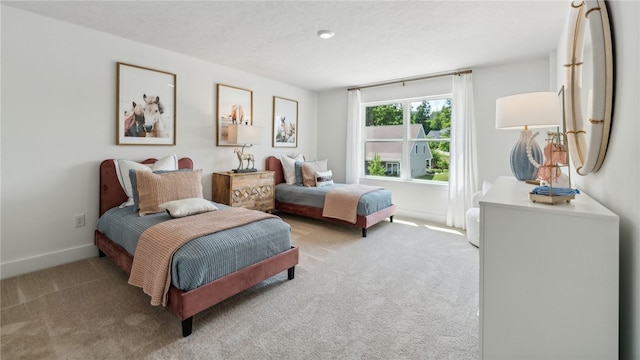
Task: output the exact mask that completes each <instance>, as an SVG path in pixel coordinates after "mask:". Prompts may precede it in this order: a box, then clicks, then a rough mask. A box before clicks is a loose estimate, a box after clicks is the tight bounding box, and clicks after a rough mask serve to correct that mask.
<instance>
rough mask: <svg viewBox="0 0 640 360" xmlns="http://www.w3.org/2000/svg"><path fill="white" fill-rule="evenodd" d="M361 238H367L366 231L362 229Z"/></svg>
mask: <svg viewBox="0 0 640 360" xmlns="http://www.w3.org/2000/svg"><path fill="white" fill-rule="evenodd" d="M362 237H367V229H365V228H362Z"/></svg>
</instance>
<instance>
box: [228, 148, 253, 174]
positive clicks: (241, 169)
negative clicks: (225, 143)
mask: <svg viewBox="0 0 640 360" xmlns="http://www.w3.org/2000/svg"><path fill="white" fill-rule="evenodd" d="M243 148H244V146H243ZM233 152H234V153H236V155H237V156H238V168H237V169H234V170H233V172H235V173H243V172H256V171H258V170H256V168H255V161H254V160H253V154H248V153H245V152H244V151H243V150H242V149H240V148H235V149H234V150H233ZM244 160H247V167H244V166H243V163H242V162H243V161H244ZM249 164H251V167H249Z"/></svg>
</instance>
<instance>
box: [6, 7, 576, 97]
mask: <svg viewBox="0 0 640 360" xmlns="http://www.w3.org/2000/svg"><path fill="white" fill-rule="evenodd" d="M2 3H3V4H5V5H8V6H12V7H16V8H20V9H23V10H27V11H30V12H34V13H37V14H41V15H45V16H49V17H52V18H56V19H60V20H63V21H66V22H70V23H74V24H78V25H81V26H85V27H89V28H93V29H96V30H99V31H102V32H105V33H109V34H113V35H116V36H119V37H123V38H127V39H131V40H134V41H138V42H141V43H146V44H150V45H153V46H157V47H160V48H164V49H168V50H171V51H174V52H178V53H182V54H185V55H189V56H192V57H195V58H199V59H203V60H206V61H210V62H213V63H217V64H221V65H225V66H228V67H232V68H236V69H239V70H243V71H246V72H249V73H253V74H257V75H261V76H264V77H268V78H271V79H275V80H278V81H281V82H284V83H288V84H292V85H295V86H298V87H301V88H305V89H310V90H315V91H321V90H326V89H331V88H339V87H348V86H354V85H364V84H371V83H376V82H381V81H387V80H393V79H402V78H407V77H414V76H420V75H425V74H434V73H439V72H445V71H452V70H459V69H465V68H469V67H472V66H474V67H475V66H482V65H490V64H497V63H504V62H509V61H517V60H519V59H526V58H532V57H544V56H546V55H548V53H549V51H551V50H552V49H554V48H555V47H556V45H557V44H558V40H559V39H560V34H561V32H562V28H563V26H564V23H565V17H566V14H567V13H568V7H569V4H570V1H569V0H554V1H152V2H150V1H2ZM324 28H329V29H331V30H332V31H334V32H335V33H336V35H335V37H334V38H332V39H330V40H322V39H320V38H318V37H317V36H316V33H317V31H318V30H320V29H324ZM149 66H152V64H149Z"/></svg>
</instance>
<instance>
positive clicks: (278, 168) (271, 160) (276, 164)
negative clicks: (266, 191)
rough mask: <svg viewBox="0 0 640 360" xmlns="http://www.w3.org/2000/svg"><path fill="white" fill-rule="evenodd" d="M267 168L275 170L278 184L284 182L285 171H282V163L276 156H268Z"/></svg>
mask: <svg viewBox="0 0 640 360" xmlns="http://www.w3.org/2000/svg"><path fill="white" fill-rule="evenodd" d="M266 170H271V171H275V174H274V175H275V180H276V185H278V184H280V183H283V182H284V173H283V172H282V163H281V162H280V159H278V158H277V157H275V156H268V157H267V165H266Z"/></svg>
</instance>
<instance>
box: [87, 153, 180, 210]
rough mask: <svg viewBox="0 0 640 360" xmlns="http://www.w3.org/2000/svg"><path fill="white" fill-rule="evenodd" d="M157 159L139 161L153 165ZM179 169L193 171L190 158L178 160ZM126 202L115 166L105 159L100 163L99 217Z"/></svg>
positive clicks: (111, 161)
mask: <svg viewBox="0 0 640 360" xmlns="http://www.w3.org/2000/svg"><path fill="white" fill-rule="evenodd" d="M157 160H158V159H147V160H144V161H141V163H143V164H153V163H154V162H156V161H157ZM178 168H179V169H193V161H192V160H191V159H190V158H181V159H179V160H178ZM125 201H127V194H125V192H124V190H122V186H120V181H118V175H117V174H116V165H115V163H114V162H113V159H107V160H104V161H102V162H101V163H100V208H99V211H100V215H99V216H102V214H104V213H105V212H106V211H107V210H109V209H111V208H113V207H116V206H119V205H120V204H122V203H123V202H125Z"/></svg>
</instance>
